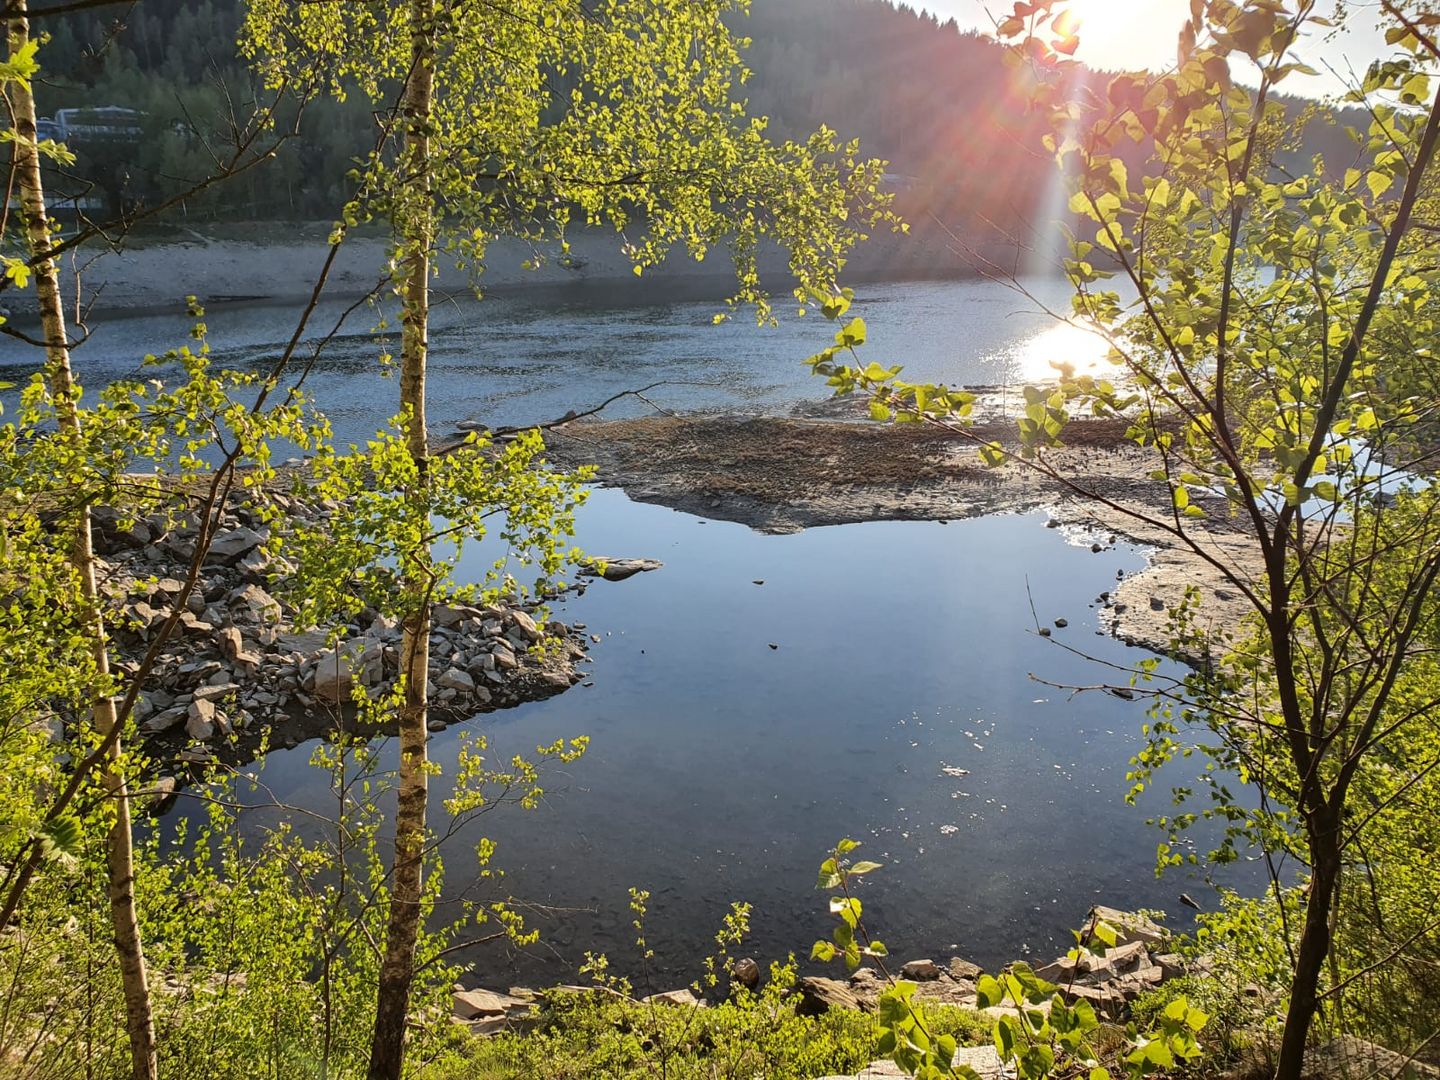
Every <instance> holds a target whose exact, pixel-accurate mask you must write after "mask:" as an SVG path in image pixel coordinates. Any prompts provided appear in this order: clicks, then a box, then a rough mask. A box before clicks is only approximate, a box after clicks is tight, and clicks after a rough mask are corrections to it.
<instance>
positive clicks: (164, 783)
mask: <svg viewBox="0 0 1440 1080" xmlns="http://www.w3.org/2000/svg"><path fill="white" fill-rule="evenodd" d="M179 790H180V782H179V781H178V780H176V779H175V777H173V776H157V777H156V778H155V779H154V780H152V781H151V782H150V783H149V784H148V785H146V786H145V788H144V789H143V790H141V791H137V792H135V797H136V798H137V799H139V800H140V801H141V803H142V804H143V805H144V806H147V807H150V808H153V809H154V810H156V811H159V810H162V809H164V808H165V807H166V806H167V805H168V804H169V803H170V802H172V801H173V800H174V798H175V794H176V792H178V791H179Z"/></svg>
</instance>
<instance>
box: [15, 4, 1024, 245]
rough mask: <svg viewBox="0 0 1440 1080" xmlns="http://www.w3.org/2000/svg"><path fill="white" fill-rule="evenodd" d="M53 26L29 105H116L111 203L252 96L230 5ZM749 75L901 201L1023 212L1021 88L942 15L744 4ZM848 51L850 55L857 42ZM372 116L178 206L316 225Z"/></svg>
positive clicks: (795, 123) (205, 156)
mask: <svg viewBox="0 0 1440 1080" xmlns="http://www.w3.org/2000/svg"><path fill="white" fill-rule="evenodd" d="M114 10H115V9H100V10H99V11H98V12H91V13H84V14H80V15H75V16H72V17H67V18H65V19H63V20H55V21H54V22H53V24H52V25H51V27H50V30H51V32H52V34H53V40H52V41H51V42H50V44H49V46H48V47H47V48H46V50H45V53H44V57H43V60H44V65H45V68H46V71H47V72H48V79H47V85H46V87H45V88H44V91H43V94H42V97H41V101H40V105H41V108H42V110H43V111H45V112H47V113H53V112H54V111H55V110H58V109H61V108H67V107H77V106H121V107H125V108H131V109H137V110H139V111H141V112H142V113H143V114H144V120H143V125H144V137H143V140H142V141H141V144H140V145H139V146H138V147H136V146H133V145H112V146H91V147H89V148H80V149H82V164H81V168H80V170H79V171H80V172H81V173H82V174H86V175H89V176H91V177H93V178H95V179H96V180H97V181H98V183H99V184H100V185H101V187H102V191H101V192H97V193H96V194H100V195H102V196H103V197H104V198H105V199H106V201H107V202H108V203H110V204H111V206H112V208H114V207H116V206H117V205H118V204H119V203H121V202H133V201H151V200H153V199H155V198H157V197H159V196H161V195H163V194H164V193H167V192H172V191H175V190H179V189H180V188H181V187H182V185H183V183H184V181H186V180H187V179H188V180H193V179H195V178H198V177H200V176H203V175H205V173H206V171H207V166H208V165H209V164H210V150H211V149H213V148H214V147H215V146H216V145H217V143H220V142H223V139H224V136H225V132H226V131H227V129H228V127H229V123H230V119H231V117H232V114H237V113H238V114H243V113H244V112H246V110H248V109H251V108H253V106H254V103H255V100H256V98H257V93H258V91H257V88H256V87H255V85H254V83H253V79H252V77H251V76H250V74H249V73H248V71H247V70H246V68H245V67H244V65H243V63H242V62H241V61H240V59H239V58H238V57H237V55H236V54H235V52H234V51H233V50H230V49H226V48H222V47H220V46H219V45H217V44H216V43H225V42H232V41H234V40H235V36H236V28H237V20H238V17H239V5H238V4H237V3H236V2H235V0H149V2H147V3H146V4H143V5H139V6H137V7H135V8H134V9H133V10H130V11H128V12H126V13H124V14H122V15H120V16H119V17H117V16H116V15H115V14H114ZM743 30H744V33H746V34H747V35H748V36H749V37H750V38H751V39H752V42H753V44H752V47H751V49H750V52H749V62H750V64H751V67H752V68H753V71H754V75H753V78H752V79H751V81H750V83H749V85H748V86H747V87H746V88H745V91H744V92H745V94H746V96H748V97H749V99H750V101H751V103H752V110H753V111H754V112H755V113H757V114H760V115H765V116H768V117H770V118H771V119H772V122H773V125H774V129H775V132H776V134H778V135H782V136H793V137H800V136H803V135H805V134H808V133H809V132H811V131H813V130H814V129H815V128H817V127H819V126H820V125H822V124H828V125H829V126H831V127H833V128H836V129H837V130H839V131H840V132H841V134H843V135H845V136H855V137H858V138H860V139H861V140H862V143H863V145H864V147H865V149H866V152H867V153H870V154H875V155H879V156H882V157H885V158H887V159H889V160H891V161H892V162H893V172H894V173H895V174H897V180H896V184H897V186H899V187H901V188H904V189H907V196H906V201H907V202H910V203H911V204H912V206H923V208H924V209H926V210H929V209H934V210H935V211H936V212H937V213H938V214H940V215H941V216H942V217H946V218H947V219H949V218H951V217H952V216H953V214H954V212H956V211H957V210H958V208H962V207H963V208H964V215H963V216H964V217H966V218H969V217H972V216H975V215H984V216H987V217H997V218H1001V219H1005V220H1016V219H1017V218H1024V217H1027V216H1028V213H1027V212H1028V211H1029V210H1030V209H1032V208H1033V207H1034V206H1035V204H1036V201H1037V200H1038V199H1040V198H1042V197H1043V193H1044V192H1045V191H1046V190H1048V187H1049V184H1050V178H1051V170H1050V167H1049V164H1048V162H1047V161H1045V160H1044V159H1043V158H1042V157H1040V156H1038V155H1037V153H1036V148H1037V147H1038V131H1036V130H1027V129H1026V128H1027V125H1031V124H1032V121H1031V120H1030V119H1028V118H1027V117H1026V115H1025V112H1026V111H1025V108H1024V105H1023V95H1021V94H1020V93H1018V92H1016V91H1014V90H1007V89H1004V88H1006V87H1013V85H1014V83H1013V79H1012V76H1011V74H1010V73H1009V72H1008V71H1007V69H1006V68H1005V65H1004V64H1003V61H1002V54H1001V52H1000V50H999V49H998V48H997V47H996V46H995V45H994V44H993V43H991V42H988V41H986V40H985V39H983V38H981V37H979V36H977V35H975V34H971V33H962V32H961V31H960V30H959V29H958V28H957V27H956V26H955V24H954V23H953V22H951V23H948V24H941V23H939V22H937V21H936V20H935V19H934V18H932V17H929V16H925V15H922V14H918V13H917V12H915V11H914V10H912V9H910V8H908V7H903V6H901V7H896V6H894V5H892V4H890V3H887V2H883V0H757V3H756V4H755V6H754V10H753V13H752V14H751V16H750V17H749V19H748V20H746V21H745V22H744V24H743ZM860 42H863V43H864V48H857V47H856V46H857V43H860ZM373 128H374V122H373V119H372V118H371V116H370V115H369V113H368V112H367V110H366V108H365V107H364V106H363V105H360V104H358V103H351V104H347V105H336V104H334V103H332V102H329V101H324V102H318V103H313V104H311V105H310V106H309V107H308V108H307V110H306V113H305V117H304V121H303V124H302V131H303V137H302V138H301V139H300V140H298V145H294V146H291V147H290V148H289V150H288V152H287V153H285V154H283V155H281V156H280V157H279V158H278V159H277V160H276V161H274V162H273V163H271V164H269V165H267V166H266V167H265V168H264V169H263V170H260V171H257V172H255V173H253V174H252V175H250V176H248V177H247V178H246V179H245V180H243V181H242V182H240V183H238V184H227V185H224V186H223V189H222V190H217V191H216V192H214V193H213V194H207V195H206V196H203V197H201V198H199V199H197V200H195V201H193V202H191V203H189V204H188V205H187V206H186V208H185V209H186V214H187V215H188V216H190V217H192V218H195V219H199V220H204V219H207V218H211V217H215V216H221V217H227V218H327V217H329V216H331V215H333V214H334V212H335V208H336V206H337V205H339V204H340V202H341V201H342V198H341V195H342V192H343V191H344V190H345V185H346V174H347V172H348V170H349V169H350V167H351V162H352V159H353V158H354V157H355V155H357V154H359V153H361V152H363V151H364V149H365V148H366V147H367V145H368V144H369V142H370V141H371V139H372V138H373V134H372V133H373Z"/></svg>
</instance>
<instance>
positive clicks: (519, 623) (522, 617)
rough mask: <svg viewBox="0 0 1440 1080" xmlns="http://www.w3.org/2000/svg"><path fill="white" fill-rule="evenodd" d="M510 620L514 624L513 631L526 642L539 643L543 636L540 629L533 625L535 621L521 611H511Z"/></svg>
mask: <svg viewBox="0 0 1440 1080" xmlns="http://www.w3.org/2000/svg"><path fill="white" fill-rule="evenodd" d="M510 618H511V619H512V620H513V621H514V623H515V630H516V632H517V633H518V634H519V635H520V637H521V638H523V639H524V640H526V641H532V642H533V641H539V640H540V638H541V637H542V636H543V635H542V634H541V633H540V627H538V626H536V625H535V620H534V619H532V618H531V617H530V616H529V615H527V614H525V612H523V611H512V612H511V613H510Z"/></svg>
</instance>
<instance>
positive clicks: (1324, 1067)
mask: <svg viewBox="0 0 1440 1080" xmlns="http://www.w3.org/2000/svg"><path fill="white" fill-rule="evenodd" d="M1305 1075H1306V1076H1320V1077H1368V1076H1384V1077H1402V1076H1403V1077H1414V1078H1416V1080H1436V1078H1440V1069H1437V1068H1436V1067H1435V1066H1433V1065H1427V1064H1424V1063H1422V1062H1419V1061H1413V1060H1410V1059H1409V1058H1407V1057H1406V1056H1405V1055H1404V1054H1397V1053H1395V1052H1394V1051H1393V1050H1386V1049H1385V1048H1384V1047H1383V1046H1376V1045H1375V1044H1374V1043H1370V1042H1366V1041H1365V1040H1364V1039H1358V1038H1356V1037H1355V1036H1354V1035H1342V1036H1340V1037H1339V1038H1338V1039H1332V1040H1331V1041H1330V1042H1328V1043H1325V1044H1324V1045H1322V1046H1317V1047H1315V1048H1313V1049H1311V1050H1309V1051H1307V1052H1306V1054H1305Z"/></svg>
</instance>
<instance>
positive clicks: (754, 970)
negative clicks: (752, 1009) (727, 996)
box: [730, 956, 760, 990]
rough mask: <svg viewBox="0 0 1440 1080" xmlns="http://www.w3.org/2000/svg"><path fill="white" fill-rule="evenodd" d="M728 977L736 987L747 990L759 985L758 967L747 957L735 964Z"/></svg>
mask: <svg viewBox="0 0 1440 1080" xmlns="http://www.w3.org/2000/svg"><path fill="white" fill-rule="evenodd" d="M730 976H731V978H732V979H733V980H734V982H735V984H736V985H737V986H743V987H745V989H747V990H754V989H755V988H756V987H757V986H759V985H760V965H759V964H757V963H756V962H755V961H754V960H751V959H750V958H749V957H748V956H747V957H746V958H745V959H743V960H737V961H736V962H735V967H734V970H732V971H731V972H730Z"/></svg>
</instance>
